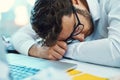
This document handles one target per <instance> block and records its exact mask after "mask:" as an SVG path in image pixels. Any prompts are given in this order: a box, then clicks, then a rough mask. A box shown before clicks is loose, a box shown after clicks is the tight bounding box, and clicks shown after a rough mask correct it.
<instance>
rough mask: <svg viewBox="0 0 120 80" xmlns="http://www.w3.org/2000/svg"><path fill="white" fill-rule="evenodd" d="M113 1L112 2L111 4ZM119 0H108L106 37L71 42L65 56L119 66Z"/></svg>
mask: <svg viewBox="0 0 120 80" xmlns="http://www.w3.org/2000/svg"><path fill="white" fill-rule="evenodd" d="M113 3H114V4H113ZM119 4H120V0H109V3H108V4H107V11H108V15H107V16H108V24H109V27H108V37H107V38H104V39H99V40H93V41H86V42H81V43H80V42H79V43H73V44H71V45H69V46H68V51H67V52H66V55H65V56H66V57H70V58H72V59H75V60H78V61H84V62H90V63H95V64H101V65H107V66H113V67H120V5H119Z"/></svg>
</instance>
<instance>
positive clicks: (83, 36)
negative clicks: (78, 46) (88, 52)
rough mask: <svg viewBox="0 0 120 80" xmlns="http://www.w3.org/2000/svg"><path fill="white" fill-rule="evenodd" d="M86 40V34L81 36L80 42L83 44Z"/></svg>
mask: <svg viewBox="0 0 120 80" xmlns="http://www.w3.org/2000/svg"><path fill="white" fill-rule="evenodd" d="M84 39H85V35H84V34H81V35H80V37H79V40H80V42H83V41H84Z"/></svg>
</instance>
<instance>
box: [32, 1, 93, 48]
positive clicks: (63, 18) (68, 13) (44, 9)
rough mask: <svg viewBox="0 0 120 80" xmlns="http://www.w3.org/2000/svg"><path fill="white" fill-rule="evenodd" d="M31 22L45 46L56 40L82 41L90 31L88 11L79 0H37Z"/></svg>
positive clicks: (90, 22) (52, 43)
mask: <svg viewBox="0 0 120 80" xmlns="http://www.w3.org/2000/svg"><path fill="white" fill-rule="evenodd" d="M73 6H74V7H73ZM31 24H32V28H33V29H34V30H35V32H36V33H37V34H38V36H40V37H41V38H43V41H44V44H45V45H47V46H52V45H54V44H55V43H56V42H57V41H58V40H62V41H66V42H67V41H68V40H71V39H73V38H74V39H78V40H80V41H83V40H84V38H85V37H86V36H88V35H89V34H90V33H91V31H92V21H91V17H90V15H89V12H88V10H87V8H86V7H85V6H84V5H83V4H82V2H80V1H79V0H37V1H36V3H35V5H34V8H33V10H32V15H31ZM68 43H69V42H68Z"/></svg>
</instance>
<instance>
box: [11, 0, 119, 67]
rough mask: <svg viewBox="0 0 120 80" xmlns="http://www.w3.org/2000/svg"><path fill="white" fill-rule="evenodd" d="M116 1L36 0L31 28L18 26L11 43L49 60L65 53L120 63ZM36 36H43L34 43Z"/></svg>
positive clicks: (30, 53) (86, 58) (87, 60)
mask: <svg viewBox="0 0 120 80" xmlns="http://www.w3.org/2000/svg"><path fill="white" fill-rule="evenodd" d="M113 3H114V4H113ZM119 3H120V1H119V0H114V1H113V0H37V1H36V3H35V6H34V8H33V10H32V15H31V24H32V28H31V27H24V28H23V29H21V30H19V31H18V32H17V33H16V34H15V35H14V36H13V37H12V42H13V45H14V47H15V48H16V50H18V51H19V52H20V53H23V54H26V55H30V56H35V57H40V58H45V59H51V60H59V59H61V58H62V57H63V56H65V57H69V58H72V59H75V60H78V61H84V62H91V63H96V64H102V65H108V66H115V67H120V53H119V52H120V30H119V29H120V15H119V14H120V6H119ZM36 33H37V34H36ZM19 37H22V38H19ZM39 37H40V38H42V40H40V41H39V42H38V43H36V42H35V41H36V39H38V38H39Z"/></svg>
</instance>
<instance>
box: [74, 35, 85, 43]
mask: <svg viewBox="0 0 120 80" xmlns="http://www.w3.org/2000/svg"><path fill="white" fill-rule="evenodd" d="M73 38H74V39H76V40H79V41H80V42H83V41H84V39H85V34H79V35H76V36H74V37H73Z"/></svg>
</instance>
